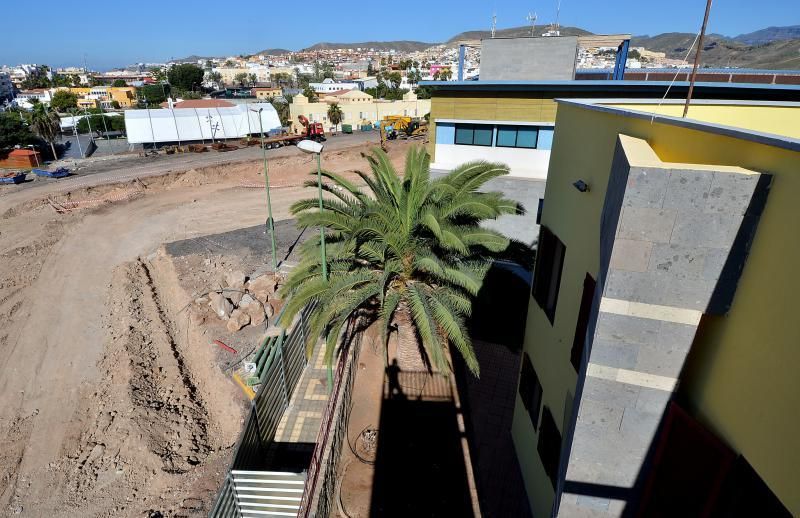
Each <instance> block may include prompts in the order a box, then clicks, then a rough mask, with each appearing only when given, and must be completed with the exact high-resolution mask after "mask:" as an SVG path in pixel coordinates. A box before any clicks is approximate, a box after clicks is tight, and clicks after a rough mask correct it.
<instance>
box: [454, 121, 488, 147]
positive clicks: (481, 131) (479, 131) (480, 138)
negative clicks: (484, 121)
mask: <svg viewBox="0 0 800 518" xmlns="http://www.w3.org/2000/svg"><path fill="white" fill-rule="evenodd" d="M493 132H494V131H493V127H492V126H485V125H481V124H456V144H461V145H466V146H491V145H492V133H493Z"/></svg>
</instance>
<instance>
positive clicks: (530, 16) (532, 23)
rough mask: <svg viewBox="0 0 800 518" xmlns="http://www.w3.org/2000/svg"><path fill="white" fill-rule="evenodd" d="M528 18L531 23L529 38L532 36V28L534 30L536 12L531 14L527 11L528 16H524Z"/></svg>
mask: <svg viewBox="0 0 800 518" xmlns="http://www.w3.org/2000/svg"><path fill="white" fill-rule="evenodd" d="M525 19H526V20H528V23H530V24H531V38H533V37H534V30H536V13H535V12H534V13H533V14H531V13H528V16H526V17H525Z"/></svg>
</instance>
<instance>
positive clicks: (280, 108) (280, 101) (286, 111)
mask: <svg viewBox="0 0 800 518" xmlns="http://www.w3.org/2000/svg"><path fill="white" fill-rule="evenodd" d="M291 102H292V96H290V95H287V96H285V97H283V98H281V97H273V98H272V99H270V100H269V103H270V104H271V105H272V107H273V108H275V111H276V112H278V119H280V121H281V126H288V125H289V122H290V121H289V119H290V118H291V116H292V115H291V111H290V108H289V104H290V103H291Z"/></svg>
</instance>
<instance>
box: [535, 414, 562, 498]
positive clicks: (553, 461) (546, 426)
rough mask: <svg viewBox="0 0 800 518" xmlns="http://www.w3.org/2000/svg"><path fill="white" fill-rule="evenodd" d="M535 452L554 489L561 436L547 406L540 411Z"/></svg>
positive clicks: (559, 456)
mask: <svg viewBox="0 0 800 518" xmlns="http://www.w3.org/2000/svg"><path fill="white" fill-rule="evenodd" d="M536 451H538V452H539V458H540V459H542V465H544V471H545V473H547V476H548V478H550V482H551V483H552V484H553V489H555V487H556V479H557V478H558V461H559V459H560V458H561V434H560V433H559V431H558V428H557V427H556V421H555V420H554V419H553V414H552V413H550V408H548V407H547V405H545V407H544V410H542V429H541V430H540V431H539V442H538V443H537V444H536Z"/></svg>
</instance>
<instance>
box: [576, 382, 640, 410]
mask: <svg viewBox="0 0 800 518" xmlns="http://www.w3.org/2000/svg"><path fill="white" fill-rule="evenodd" d="M641 389H642V387H637V386H636V385H630V384H628V383H619V382H616V381H611V380H604V379H601V378H592V377H587V378H586V381H585V383H584V386H583V398H582V400H586V399H591V400H592V401H596V402H598V403H604V404H606V405H608V406H612V407H615V408H624V407H633V406H635V405H636V402H637V401H638V400H639V393H640V391H641Z"/></svg>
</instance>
